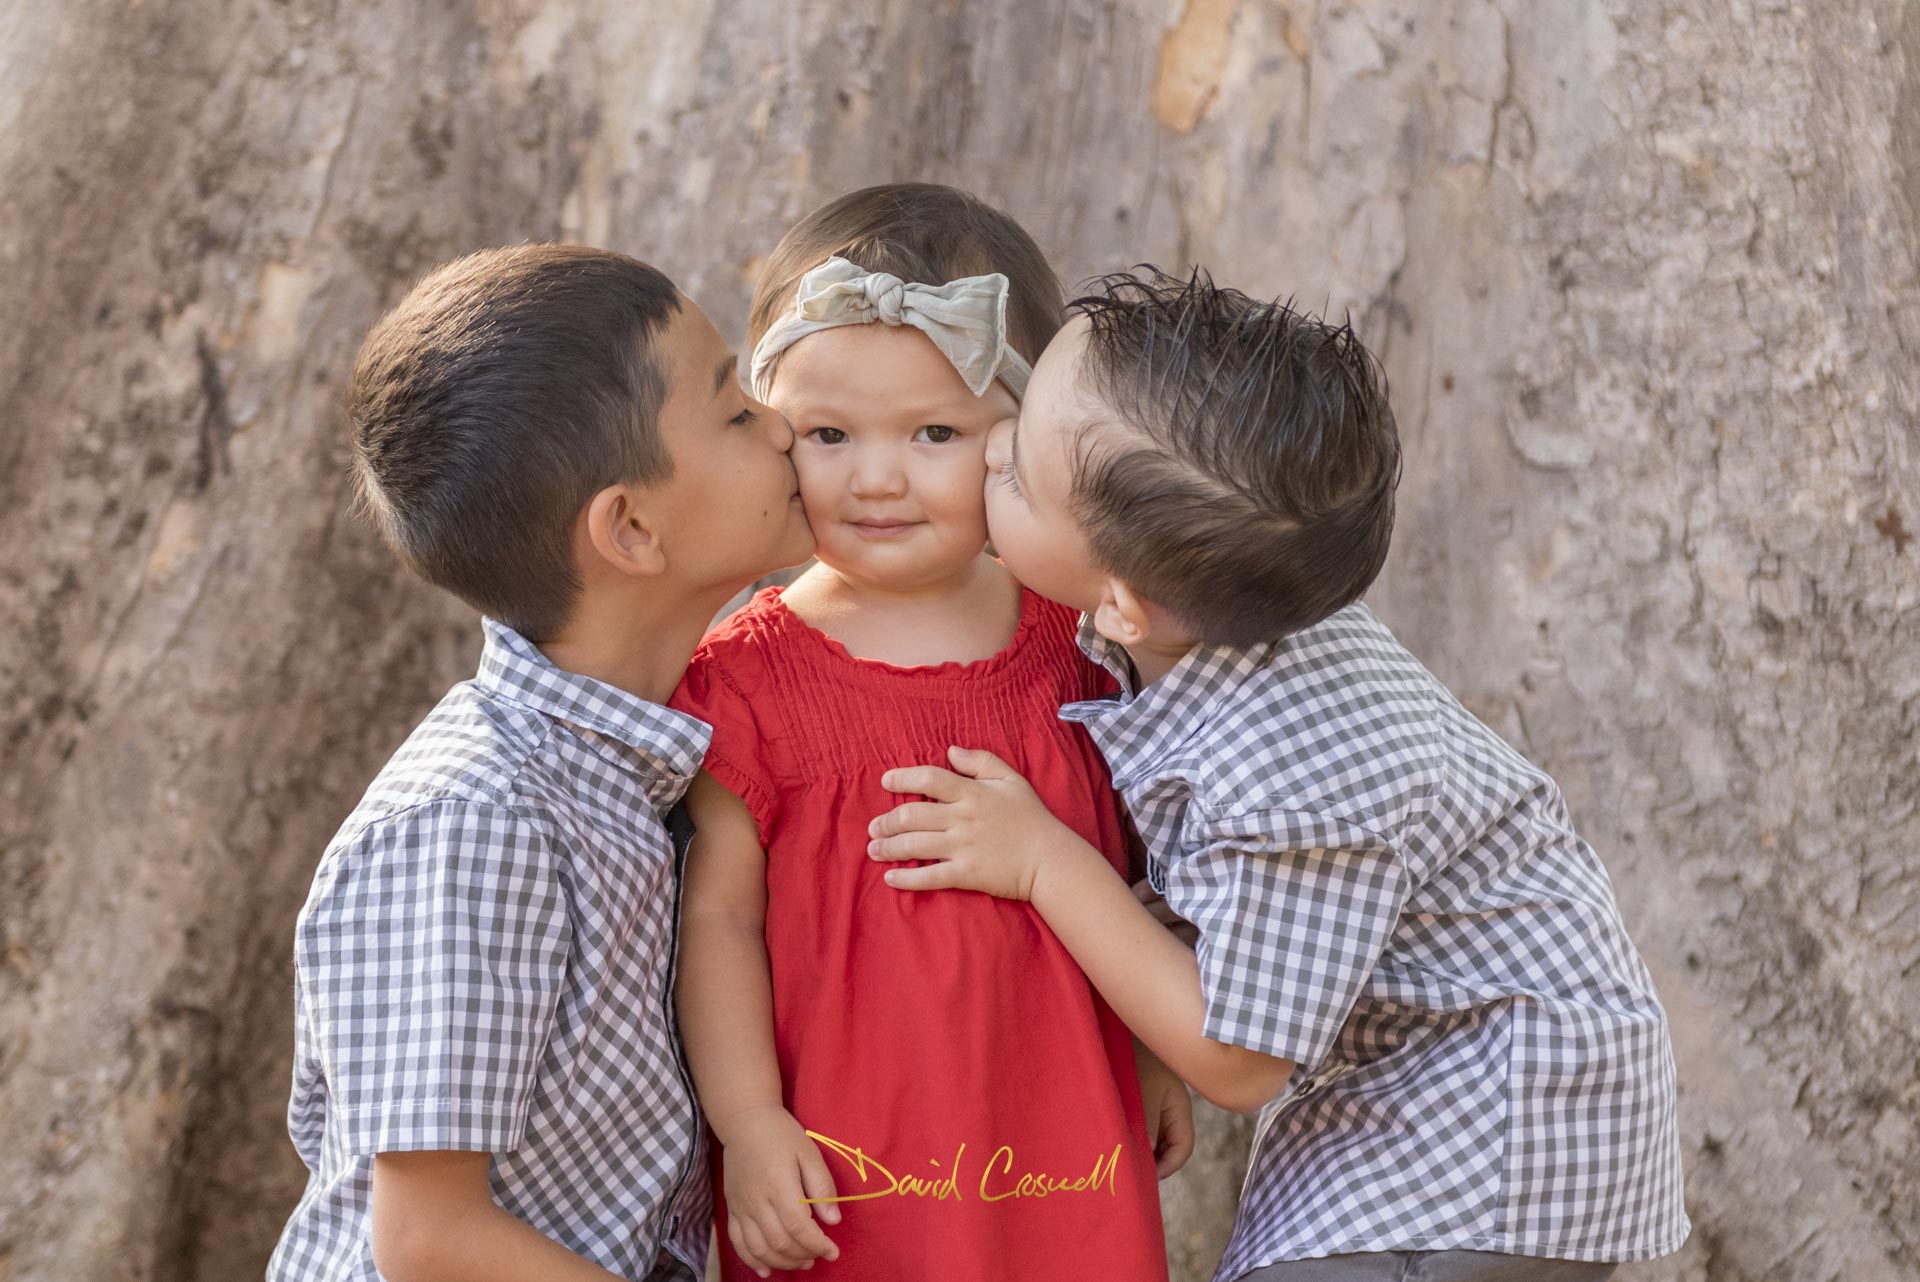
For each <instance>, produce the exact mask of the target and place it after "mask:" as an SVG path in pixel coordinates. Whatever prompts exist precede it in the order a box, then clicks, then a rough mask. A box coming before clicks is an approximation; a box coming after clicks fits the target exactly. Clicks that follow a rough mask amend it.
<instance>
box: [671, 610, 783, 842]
mask: <svg viewBox="0 0 1920 1282" xmlns="http://www.w3.org/2000/svg"><path fill="white" fill-rule="evenodd" d="M767 679H768V673H767V669H766V665H765V663H764V662H763V661H762V660H761V659H760V656H759V654H758V653H757V647H756V645H755V644H754V639H753V637H752V635H751V633H750V631H748V630H746V629H743V628H741V627H738V626H729V625H727V624H723V625H722V626H721V627H720V628H719V629H718V630H717V631H715V632H714V633H713V634H712V635H711V636H709V637H708V638H707V639H706V640H705V641H703V642H701V644H700V648H699V649H698V650H696V651H695V652H694V655H693V661H692V662H691V663H690V664H688V665H687V674H686V676H685V677H683V678H682V679H681V681H680V688H679V689H678V690H675V691H674V692H673V698H671V699H670V700H668V701H667V706H669V707H671V708H672V709H673V710H674V711H676V712H684V713H686V714H687V715H688V716H690V717H698V718H699V719H700V720H702V721H704V722H706V723H707V724H708V725H709V726H711V727H713V741H712V742H711V743H710V744H709V745H708V747H707V759H706V763H705V768H706V771H707V773H708V774H710V775H712V776H713V777H714V778H715V779H717V780H719V782H720V784H721V785H722V786H723V787H725V788H726V789H727V791H729V792H731V793H732V794H733V795H734V796H736V797H738V798H740V800H742V801H744V802H745V803H746V805H747V810H748V811H749V812H750V813H751V814H752V815H753V822H754V824H755V826H756V827H757V828H758V829H759V831H760V845H761V846H762V848H764V847H767V846H769V845H771V844H773V830H774V828H775V826H776V825H777V824H778V823H779V819H780V794H779V790H778V789H777V788H776V787H775V786H774V781H773V778H772V776H771V774H770V773H769V771H768V768H767V763H766V757H765V752H764V748H765V745H766V744H767V743H768V742H769V741H770V740H771V739H772V738H773V737H774V736H773V734H772V731H773V730H774V727H772V726H768V725H764V724H763V719H764V718H765V717H766V716H767V715H769V714H770V712H771V708H770V707H769V706H768V705H767V704H766V702H765V701H764V700H763V701H761V709H760V710H759V711H758V712H756V710H755V706H754V704H755V695H756V694H757V693H759V692H760V690H761V688H762V686H763V685H764V683H765V682H766V681H767Z"/></svg>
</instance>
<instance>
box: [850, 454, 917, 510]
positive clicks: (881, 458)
mask: <svg viewBox="0 0 1920 1282" xmlns="http://www.w3.org/2000/svg"><path fill="white" fill-rule="evenodd" d="M849 486H850V488H851V489H852V491H853V493H854V495H855V496H856V497H858V498H898V497H899V496H900V495H902V494H905V493H906V492H907V474H906V471H905V470H904V469H903V468H901V467H900V465H899V460H898V459H896V458H895V457H894V452H893V451H892V450H888V449H865V450H860V451H858V452H857V453H856V454H855V455H854V459H853V476H852V478H851V480H850V482H849Z"/></svg>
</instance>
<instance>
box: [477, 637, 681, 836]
mask: <svg viewBox="0 0 1920 1282" xmlns="http://www.w3.org/2000/svg"><path fill="white" fill-rule="evenodd" d="M481 626H482V627H483V628H484V629H485V631H486V645H485V647H484V648H483V649H482V650H481V652H480V671H479V674H478V675H477V676H476V677H475V678H474V681H475V683H476V684H477V685H478V686H479V687H480V688H481V689H483V690H485V691H487V692H488V693H490V694H493V695H495V696H497V697H499V698H501V699H504V700H506V701H507V702H509V703H513V704H517V705H519V706H520V707H523V708H526V709H528V710H530V711H533V712H538V713H540V714H542V715H544V716H548V717H552V718H554V719H555V720H557V721H564V722H566V723H568V724H569V725H573V726H578V727H582V728H585V729H587V730H591V731H593V732H595V733H597V734H601V735H605V736H606V737H608V738H610V739H613V740H615V741H616V742H618V743H621V744H624V745H626V746H627V747H628V748H630V749H632V750H633V755H634V756H635V757H636V758H637V761H636V762H635V764H636V766H637V767H638V769H639V772H640V775H641V778H642V780H643V781H644V784H645V787H646V792H647V799H648V800H649V801H651V802H652V803H653V805H654V807H655V808H656V809H658V810H661V811H663V812H664V811H665V810H666V809H667V808H669V807H670V806H672V805H673V804H674V803H675V802H677V801H679V800H680V797H681V796H682V794H684V793H685V792H686V790H687V785H688V784H689V783H691V782H692V780H693V776H694V775H695V774H696V773H697V772H698V771H699V769H700V765H701V762H702V761H704V760H705V759H706V755H707V743H708V741H709V740H710V739H711V738H712V737H713V731H712V729H711V728H710V727H708V726H707V724H706V723H705V722H703V721H699V720H696V719H695V718H693V717H690V716H687V715H686V714H685V713H683V712H675V711H674V710H673V709H671V708H663V707H661V706H660V705H659V704H657V703H653V702H650V701H649V700H646V699H642V698H641V697H640V696H639V695H637V694H632V693H630V692H628V691H626V690H622V689H621V688H620V687H618V686H614V685H608V684H607V683H606V682H605V681H599V680H596V679H594V678H593V677H585V676H581V675H580V674H579V673H577V672H568V671H566V670H565V669H564V668H557V667H555V666H554V665H553V662H552V661H551V660H549V659H548V658H547V656H546V655H544V654H542V653H540V650H539V647H537V646H535V645H534V644H533V643H532V642H531V641H528V640H527V639H526V638H525V637H523V636H521V635H520V634H519V633H518V632H515V631H514V630H513V629H512V628H510V627H508V626H507V625H506V624H504V623H501V622H499V621H497V620H494V619H483V620H482V621H481Z"/></svg>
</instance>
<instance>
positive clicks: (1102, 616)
mask: <svg viewBox="0 0 1920 1282" xmlns="http://www.w3.org/2000/svg"><path fill="white" fill-rule="evenodd" d="M1153 623H1154V620H1153V615H1152V613H1151V612H1150V610H1149V607H1148V605H1147V602H1146V599H1145V598H1144V597H1142V596H1140V595H1139V594H1138V593H1136V592H1135V591H1134V590H1133V589H1132V588H1130V587H1128V586H1127V585H1126V584H1124V583H1122V582H1121V581H1120V580H1118V579H1112V578H1110V579H1106V580H1104V581H1103V582H1102V584H1101V587H1100V604H1099V605H1097V606H1095V607H1094V609H1093V630H1094V631H1095V632H1098V633H1099V634H1100V635H1101V636H1103V637H1105V638H1106V639H1107V640H1109V641H1118V642H1119V643H1120V644H1121V645H1139V644H1141V643H1142V642H1144V641H1145V640H1146V639H1147V638H1148V637H1149V636H1151V635H1152V633H1153Z"/></svg>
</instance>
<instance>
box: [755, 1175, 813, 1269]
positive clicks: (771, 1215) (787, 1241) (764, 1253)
mask: <svg viewBox="0 0 1920 1282" xmlns="http://www.w3.org/2000/svg"><path fill="white" fill-rule="evenodd" d="M799 1200H800V1199H799V1190H798V1189H796V1190H794V1201H795V1202H796V1203H798V1202H799ZM789 1217H791V1218H792V1219H793V1220H796V1221H797V1220H800V1219H803V1218H804V1219H805V1220H806V1222H807V1224H808V1225H811V1224H812V1223H813V1219H812V1217H810V1216H799V1215H794V1214H793V1213H792V1212H791V1211H784V1210H781V1209H778V1208H776V1207H771V1206H769V1207H765V1208H763V1209H762V1211H761V1214H760V1215H759V1216H758V1217H756V1221H755V1223H753V1224H752V1225H751V1226H750V1228H749V1236H748V1239H747V1240H748V1241H749V1242H751V1241H752V1240H753V1238H752V1232H753V1231H754V1230H757V1231H758V1232H759V1234H760V1242H761V1246H760V1258H761V1259H763V1260H765V1261H766V1262H767V1263H768V1264H771V1265H772V1266H773V1267H774V1268H776V1269H797V1268H799V1267H800V1266H801V1265H803V1264H806V1263H807V1262H808V1261H810V1260H811V1259H813V1256H812V1255H810V1254H808V1252H807V1250H806V1248H805V1247H804V1246H802V1245H801V1244H800V1242H799V1241H798V1239H797V1238H796V1237H795V1235H794V1232H793V1226H792V1225H791V1224H790V1223H789Z"/></svg>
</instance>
